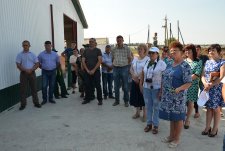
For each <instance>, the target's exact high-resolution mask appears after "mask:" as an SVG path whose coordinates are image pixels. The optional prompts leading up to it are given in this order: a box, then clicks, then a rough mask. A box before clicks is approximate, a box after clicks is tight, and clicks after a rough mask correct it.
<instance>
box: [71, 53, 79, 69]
mask: <svg viewBox="0 0 225 151" xmlns="http://www.w3.org/2000/svg"><path fill="white" fill-rule="evenodd" d="M78 57H79V56H75V55H72V56H70V63H73V64H74V63H76V62H77V58H78ZM71 70H72V71H74V70H75V68H74V67H73V66H71Z"/></svg>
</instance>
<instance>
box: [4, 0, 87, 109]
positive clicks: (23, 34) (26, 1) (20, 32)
mask: <svg viewBox="0 0 225 151" xmlns="http://www.w3.org/2000/svg"><path fill="white" fill-rule="evenodd" d="M0 14H1V15H0V33H1V40H0V51H1V52H0V53H1V55H0V69H1V75H0V100H1V101H0V112H1V111H3V110H5V109H7V108H9V107H11V106H12V105H14V104H16V103H17V102H18V101H19V71H18V69H17V68H16V63H15V59H16V55H17V54H18V53H19V52H20V51H22V41H23V40H29V41H30V42H31V51H32V52H34V53H35V54H36V55H38V54H39V53H40V52H41V51H43V50H44V41H46V40H50V41H52V43H53V45H54V47H55V49H56V50H58V51H59V53H60V52H62V51H64V46H65V40H66V43H67V44H68V45H70V43H71V41H76V42H77V44H78V48H79V47H82V44H83V41H84V29H85V28H87V27H88V24H87V22H86V19H85V16H84V14H83V10H82V8H81V5H80V2H79V0H1V1H0ZM36 74H37V78H38V81H39V82H38V87H39V88H40V83H41V82H40V80H41V77H40V75H41V71H40V69H39V70H38V71H37V72H36ZM40 100H41V98H40Z"/></svg>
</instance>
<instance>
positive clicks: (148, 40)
mask: <svg viewBox="0 0 225 151" xmlns="http://www.w3.org/2000/svg"><path fill="white" fill-rule="evenodd" d="M149 36H150V26H149V25H148V36H147V43H150V38H149Z"/></svg>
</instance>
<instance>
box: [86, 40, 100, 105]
mask: <svg viewBox="0 0 225 151" xmlns="http://www.w3.org/2000/svg"><path fill="white" fill-rule="evenodd" d="M96 44H97V43H96V39H95V38H90V39H89V46H90V47H89V48H86V49H85V50H84V53H83V57H82V65H83V67H84V70H85V72H84V84H85V90H84V91H85V98H84V101H83V102H82V104H87V103H89V102H90V101H91V100H94V98H95V96H94V90H95V88H96V90H97V99H98V105H102V88H101V73H100V65H101V63H102V52H101V50H100V49H98V48H96Z"/></svg>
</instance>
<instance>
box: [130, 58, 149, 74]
mask: <svg viewBox="0 0 225 151" xmlns="http://www.w3.org/2000/svg"><path fill="white" fill-rule="evenodd" d="M149 59H150V58H149V57H148V56H145V57H144V58H143V59H138V58H134V59H133V61H132V63H131V68H132V70H133V72H134V74H135V76H138V77H139V78H140V75H141V73H142V71H143V69H144V66H145V65H146V64H147V63H148V61H149Z"/></svg>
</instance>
